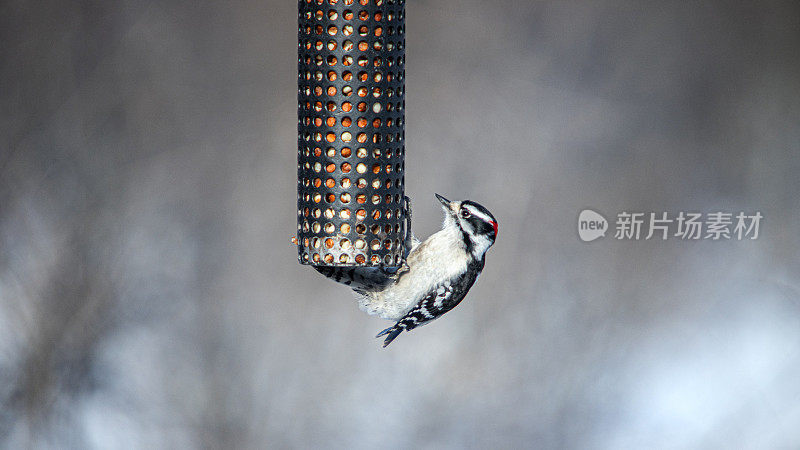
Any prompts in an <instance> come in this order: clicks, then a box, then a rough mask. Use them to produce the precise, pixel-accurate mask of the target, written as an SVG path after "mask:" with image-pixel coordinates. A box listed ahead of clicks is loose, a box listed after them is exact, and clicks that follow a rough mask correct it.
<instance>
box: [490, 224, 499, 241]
mask: <svg viewBox="0 0 800 450" xmlns="http://www.w3.org/2000/svg"><path fill="white" fill-rule="evenodd" d="M491 222H492V226H493V227H494V236H495V237H497V230H498V226H497V222H495V221H491Z"/></svg>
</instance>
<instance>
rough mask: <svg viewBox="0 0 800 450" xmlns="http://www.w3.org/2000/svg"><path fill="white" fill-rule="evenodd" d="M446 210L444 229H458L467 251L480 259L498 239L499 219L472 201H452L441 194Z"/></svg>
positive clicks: (439, 196) (437, 195) (441, 200)
mask: <svg viewBox="0 0 800 450" xmlns="http://www.w3.org/2000/svg"><path fill="white" fill-rule="evenodd" d="M436 198H437V199H438V200H439V202H441V203H442V209H444V227H445V228H447V227H457V228H458V229H459V230H460V231H461V233H462V235H463V237H464V244H465V245H466V246H467V250H468V251H470V252H471V253H472V254H473V255H474V256H475V257H476V259H480V258H481V257H482V256H483V254H484V253H486V250H488V249H489V247H491V246H492V244H494V241H495V239H497V230H498V226H497V219H495V218H494V216H493V215H492V213H490V212H489V210H488V209H486V208H484V207H483V206H481V205H479V204H478V203H475V202H473V201H472V200H464V201H452V202H451V201H450V200H448V199H446V198H444V197H442V196H441V195H439V194H436Z"/></svg>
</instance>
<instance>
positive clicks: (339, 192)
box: [297, 0, 407, 267]
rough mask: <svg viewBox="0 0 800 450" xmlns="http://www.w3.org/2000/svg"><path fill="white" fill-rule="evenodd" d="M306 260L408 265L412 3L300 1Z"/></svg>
mask: <svg viewBox="0 0 800 450" xmlns="http://www.w3.org/2000/svg"><path fill="white" fill-rule="evenodd" d="M298 10H299V15H298V18H299V20H298V21H299V27H298V47H299V48H298V59H297V69H298V83H297V84H298V94H297V107H298V113H297V115H298V128H297V130H298V139H297V230H298V235H297V246H298V253H299V260H300V263H301V264H311V265H315V266H384V267H396V266H399V265H400V264H401V263H402V258H403V253H404V252H403V250H404V246H403V243H404V239H405V234H406V222H405V219H406V215H407V208H406V203H405V201H404V198H405V195H404V185H405V180H404V170H405V165H404V158H405V145H404V141H405V117H404V109H405V92H404V78H405V71H404V67H405V0H299V2H298Z"/></svg>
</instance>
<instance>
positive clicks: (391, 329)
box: [375, 325, 403, 348]
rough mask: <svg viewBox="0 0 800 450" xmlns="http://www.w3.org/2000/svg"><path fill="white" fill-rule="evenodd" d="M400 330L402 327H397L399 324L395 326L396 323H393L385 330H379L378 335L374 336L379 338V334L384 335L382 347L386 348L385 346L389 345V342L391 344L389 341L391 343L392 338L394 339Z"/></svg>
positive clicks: (401, 330)
mask: <svg viewBox="0 0 800 450" xmlns="http://www.w3.org/2000/svg"><path fill="white" fill-rule="evenodd" d="M402 332H403V329H402V328H401V327H399V326H397V325H393V326H391V327H389V328H387V329H385V330H383V331H381V332H380V333H378V335H377V336H375V337H376V338H379V337H381V336H386V339H384V341H383V347H384V348H386V346H387V345H389V344H391V343H392V341H393V340H394V339H395V338H396V337H397V336H400V333H402ZM387 335H388V336H387Z"/></svg>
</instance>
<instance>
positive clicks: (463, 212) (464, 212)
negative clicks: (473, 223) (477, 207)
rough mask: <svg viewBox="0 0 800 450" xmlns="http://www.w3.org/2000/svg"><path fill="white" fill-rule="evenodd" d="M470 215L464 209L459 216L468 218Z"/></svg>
mask: <svg viewBox="0 0 800 450" xmlns="http://www.w3.org/2000/svg"><path fill="white" fill-rule="evenodd" d="M471 215H472V214H470V213H469V211H467V210H466V209H462V210H461V217H463V218H464V219H469V216H471Z"/></svg>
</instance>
